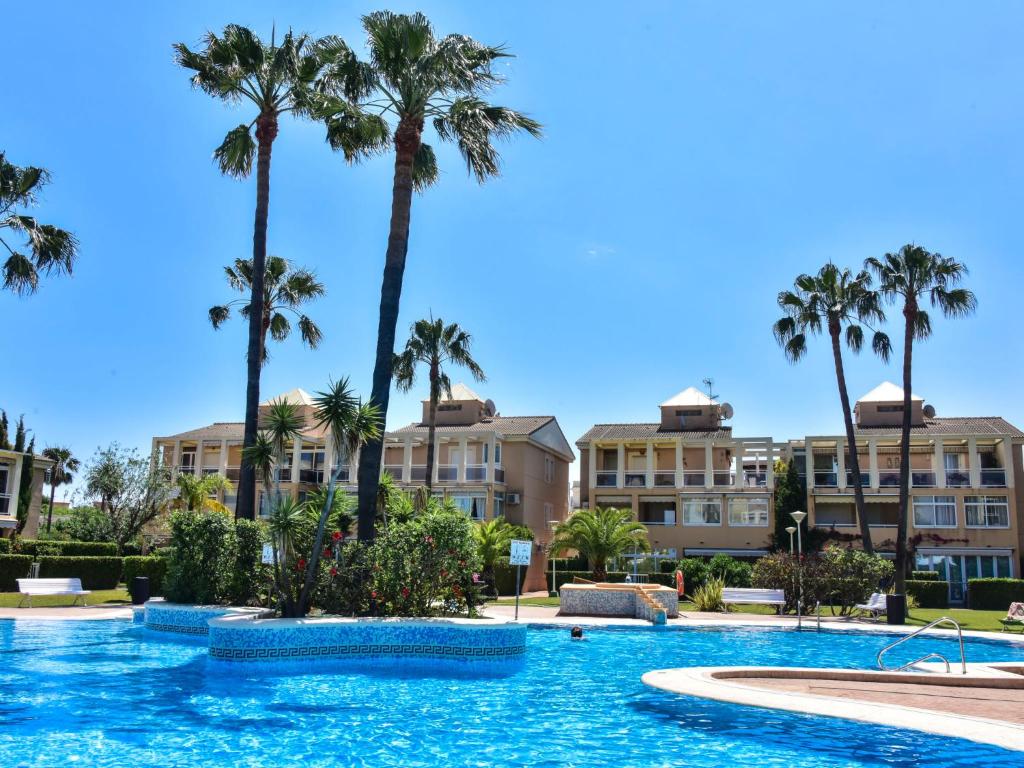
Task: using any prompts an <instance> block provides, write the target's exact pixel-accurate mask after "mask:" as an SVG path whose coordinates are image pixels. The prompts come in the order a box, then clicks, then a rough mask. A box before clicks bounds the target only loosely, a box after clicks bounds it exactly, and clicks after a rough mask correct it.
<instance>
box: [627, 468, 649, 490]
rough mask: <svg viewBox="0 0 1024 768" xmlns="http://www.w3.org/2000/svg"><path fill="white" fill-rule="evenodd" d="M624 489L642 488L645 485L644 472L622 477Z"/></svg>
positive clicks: (645, 476)
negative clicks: (623, 478)
mask: <svg viewBox="0 0 1024 768" xmlns="http://www.w3.org/2000/svg"><path fill="white" fill-rule="evenodd" d="M624 477H625V487H626V488H643V487H644V486H645V485H647V473H646V472H629V471H627V472H626V473H625V475H624Z"/></svg>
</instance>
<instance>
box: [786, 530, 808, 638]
mask: <svg viewBox="0 0 1024 768" xmlns="http://www.w3.org/2000/svg"><path fill="white" fill-rule="evenodd" d="M789 516H790V517H792V518H793V522H794V523H796V556H797V563H796V567H797V571H796V576H797V580H798V583H799V588H798V591H797V597H796V628H797V629H800V628H801V626H802V625H803V607H804V563H803V559H804V546H803V542H802V541H801V536H800V523H802V522H803V521H804V518H805V517H807V513H806V512H801V511H800V510H797V511H796V512H791V513H790V515H789Z"/></svg>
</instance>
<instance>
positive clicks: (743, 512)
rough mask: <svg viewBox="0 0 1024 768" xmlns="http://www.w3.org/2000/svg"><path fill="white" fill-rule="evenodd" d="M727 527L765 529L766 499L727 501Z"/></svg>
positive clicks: (766, 518) (766, 516)
mask: <svg viewBox="0 0 1024 768" xmlns="http://www.w3.org/2000/svg"><path fill="white" fill-rule="evenodd" d="M729 525H735V526H743V525H751V526H757V527H759V528H767V527H768V499H767V498H764V497H756V498H751V499H746V498H735V499H729Z"/></svg>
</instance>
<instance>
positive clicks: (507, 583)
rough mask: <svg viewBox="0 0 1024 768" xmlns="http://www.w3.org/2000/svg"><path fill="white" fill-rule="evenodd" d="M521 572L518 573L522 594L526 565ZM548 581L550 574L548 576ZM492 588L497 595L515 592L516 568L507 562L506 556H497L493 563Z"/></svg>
mask: <svg viewBox="0 0 1024 768" xmlns="http://www.w3.org/2000/svg"><path fill="white" fill-rule="evenodd" d="M521 570H522V573H521V574H520V575H519V591H520V594H522V589H523V582H524V581H526V567H525V566H524V567H523V568H522V569H521ZM548 579H549V581H550V574H549V576H548ZM494 588H495V589H497V590H498V594H499V595H514V594H515V593H516V568H515V566H514V565H509V564H508V558H507V557H501V558H498V561H497V562H496V563H495V564H494Z"/></svg>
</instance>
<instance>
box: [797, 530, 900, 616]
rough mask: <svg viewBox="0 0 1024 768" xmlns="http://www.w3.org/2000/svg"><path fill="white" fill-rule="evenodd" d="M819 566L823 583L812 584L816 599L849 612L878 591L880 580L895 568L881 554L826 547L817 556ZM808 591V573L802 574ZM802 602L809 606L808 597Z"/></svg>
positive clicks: (888, 575)
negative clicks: (818, 556)
mask: <svg viewBox="0 0 1024 768" xmlns="http://www.w3.org/2000/svg"><path fill="white" fill-rule="evenodd" d="M820 560H821V566H822V567H821V569H820V572H819V573H818V574H817V577H818V578H821V579H822V580H823V583H821V584H820V585H819V584H815V585H813V588H812V591H813V593H814V595H815V599H816V600H820V601H821V602H822V603H828V604H830V605H832V606H833V607H838V608H839V609H840V613H842V614H844V615H845V614H848V613H849V612H850V611H851V610H852V609H853V606H855V605H857V604H858V603H862V602H864V601H865V600H866V599H867V598H868V597H870V596H871V593H872V592H876V591H878V585H879V583H881V582H882V581H885V580H886V579H889V578H891V577H892V575H893V572H894V570H895V568H894V566H893V564H892V562H891V561H889V560H886V559H885V558H883V557H882V556H881V555H869V554H868V553H867V552H864V551H863V550H860V549H853V548H846V547H836V546H830V547H826V548H825V550H824V551H823V552H822V553H821V555H820ZM804 591H805V594H806V592H807V575H806V574H805V575H804ZM805 601H806V603H807V605H808V607H810V606H811V603H810V601H809V600H806V598H805Z"/></svg>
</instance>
